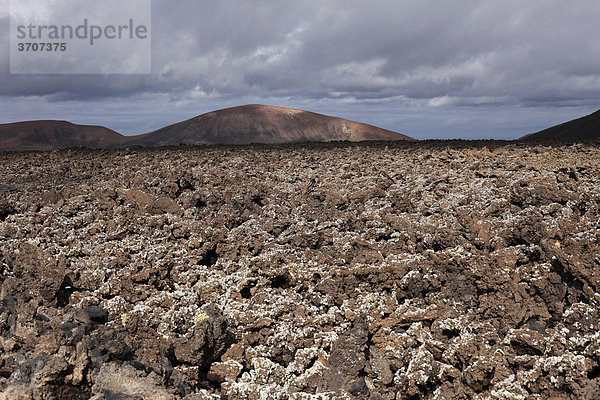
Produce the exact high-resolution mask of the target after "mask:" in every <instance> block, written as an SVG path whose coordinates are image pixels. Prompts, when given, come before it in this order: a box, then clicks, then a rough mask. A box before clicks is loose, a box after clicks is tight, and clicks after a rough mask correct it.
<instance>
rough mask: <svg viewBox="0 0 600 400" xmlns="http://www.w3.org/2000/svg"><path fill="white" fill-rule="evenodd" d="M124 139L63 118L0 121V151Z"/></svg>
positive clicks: (102, 144)
mask: <svg viewBox="0 0 600 400" xmlns="http://www.w3.org/2000/svg"><path fill="white" fill-rule="evenodd" d="M125 142H126V137H125V136H123V135H121V134H119V133H117V132H115V131H113V130H110V129H108V128H105V127H102V126H92V125H77V124H73V123H71V122H67V121H26V122H16V123H12V124H0V151H27V150H55V149H66V148H74V147H89V148H108V147H118V146H120V145H122V144H124V143H125Z"/></svg>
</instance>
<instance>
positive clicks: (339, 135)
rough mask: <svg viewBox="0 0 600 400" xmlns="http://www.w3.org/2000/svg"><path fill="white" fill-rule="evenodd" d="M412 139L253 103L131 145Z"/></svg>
mask: <svg viewBox="0 0 600 400" xmlns="http://www.w3.org/2000/svg"><path fill="white" fill-rule="evenodd" d="M333 140H348V141H362V140H413V139H411V138H410V137H408V136H405V135H402V134H399V133H396V132H393V131H389V130H386V129H382V128H377V127H375V126H372V125H367V124H362V123H360V122H354V121H349V120H346V119H342V118H336V117H330V116H326V115H322V114H317V113H313V112H309V111H303V110H298V109H294V108H285V107H275V106H265V105H259V104H250V105H245V106H239V107H233V108H226V109H223V110H217V111H212V112H209V113H206V114H202V115H200V116H197V117H194V118H191V119H188V120H187V121H183V122H179V123H176V124H173V125H169V126H167V127H164V128H161V129H158V130H156V131H154V132H150V133H147V134H144V135H140V136H136V137H133V138H132V139H131V141H130V145H141V146H166V145H178V144H248V143H294V142H307V141H320V142H324V141H333Z"/></svg>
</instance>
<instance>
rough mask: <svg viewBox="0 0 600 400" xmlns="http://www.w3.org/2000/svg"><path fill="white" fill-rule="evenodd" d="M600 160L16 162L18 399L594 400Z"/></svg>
mask: <svg viewBox="0 0 600 400" xmlns="http://www.w3.org/2000/svg"><path fill="white" fill-rule="evenodd" d="M485 146H487V147H485ZM599 160H600V147H598V146H594V145H583V144H579V145H555V146H553V147H547V146H542V145H526V144H515V143H502V142H487V143H464V142H448V143H444V142H425V143H370V144H348V143H338V144H306V145H283V146H245V147H218V146H217V147H199V148H172V149H154V150H118V151H117V150H115V151H85V150H78V151H56V152H52V153H15V154H0V166H1V167H0V194H1V196H0V285H1V286H0V390H1V391H2V394H0V399H11V400H12V399H89V398H93V399H94V400H100V399H107V400H108V399H180V398H185V399H188V400H192V399H219V398H226V399H288V398H291V399H298V400H300V399H342V398H347V399H354V398H357V399H420V398H423V399H486V398H494V399H547V398H556V399H559V398H560V399H596V398H600V333H599V328H600V325H599V319H598V318H599V312H600V309H599V307H598V306H599V303H600V295H599V294H598V291H599V290H600V245H599V243H598V233H599V229H600V223H599V220H600V164H599V162H598V161H599Z"/></svg>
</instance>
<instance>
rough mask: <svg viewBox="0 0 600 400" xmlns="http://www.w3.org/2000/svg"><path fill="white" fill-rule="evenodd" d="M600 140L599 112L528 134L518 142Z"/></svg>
mask: <svg viewBox="0 0 600 400" xmlns="http://www.w3.org/2000/svg"><path fill="white" fill-rule="evenodd" d="M595 138H600V110H599V111H596V112H595V113H592V114H590V115H586V116H585V117H581V118H577V119H574V120H572V121H569V122H565V123H563V124H560V125H556V126H553V127H551V128H548V129H544V130H543V131H539V132H536V133H530V134H529V135H525V136H523V137H522V138H520V139H519V140H527V141H537V140H587V139H595Z"/></svg>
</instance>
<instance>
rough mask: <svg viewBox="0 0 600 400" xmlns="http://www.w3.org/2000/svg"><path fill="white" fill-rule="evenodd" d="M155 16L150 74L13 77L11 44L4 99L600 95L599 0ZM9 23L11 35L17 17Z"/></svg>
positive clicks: (480, 100) (493, 100)
mask: <svg viewBox="0 0 600 400" xmlns="http://www.w3.org/2000/svg"><path fill="white" fill-rule="evenodd" d="M2 2H4V4H6V5H7V4H8V1H7V0H0V4H2ZM5 9H8V8H7V7H6V8H5ZM152 14H153V26H152V41H153V50H152V52H153V63H152V71H153V73H152V75H149V76H143V75H139V76H138V75H132V76H99V75H90V76H85V75H83V76H15V75H9V74H8V52H7V49H6V48H3V49H0V57H1V63H0V95H3V96H8V97H15V96H46V97H44V99H46V100H49V101H57V102H59V101H65V100H70V101H72V100H77V99H82V100H94V99H110V98H120V99H125V98H127V97H129V96H155V95H163V96H165V95H166V96H172V97H173V98H175V99H178V101H180V100H182V99H183V100H185V99H188V100H191V101H193V100H194V99H223V98H245V97H248V96H253V97H254V98H257V99H258V100H259V101H260V99H262V98H271V99H272V98H282V99H286V98H287V99H290V98H294V99H299V100H298V102H299V103H302V101H304V100H307V99H313V100H324V99H325V100H331V101H338V100H344V101H347V102H350V103H352V104H354V105H356V104H359V103H360V102H365V103H363V104H367V103H368V104H371V105H372V104H374V103H377V102H381V104H390V103H394V104H401V103H403V102H404V104H411V105H412V106H414V105H415V104H416V103H418V104H420V105H421V106H422V107H428V108H432V107H433V108H436V107H464V106H468V107H481V106H489V105H501V106H504V105H510V104H512V105H515V106H518V105H524V106H544V107H554V106H559V107H564V106H569V107H582V106H589V105H591V104H594V102H595V101H596V100H595V99H597V98H598V97H600V42H599V41H597V40H595V38H596V37H597V36H598V35H597V34H598V32H599V31H600V28H599V26H598V23H597V21H598V16H600V3H599V2H595V1H582V2H577V3H568V2H564V1H562V0H547V1H532V2H522V1H514V0H508V1H507V0H489V1H475V0H462V1H440V0H435V1H434V0H420V1H393V0H385V1H384V0H374V1H369V2H366V1H362V0H360V1H359V0H345V1H342V0H329V1H323V0H321V1H314V0H303V1H276V0H254V1H241V0H237V1H233V0H221V1H212V0H210V1H208V0H203V1H198V0H180V1H177V2H172V1H167V0H155V1H153V9H152ZM0 28H1V29H0V35H2V38H1V40H3V42H5V43H8V37H7V35H8V18H7V16H6V15H0ZM303 99H304V100H303ZM298 102H297V103H298ZM415 102H416V103H415ZM346 104H348V103H346ZM392 128H393V127H392Z"/></svg>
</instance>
